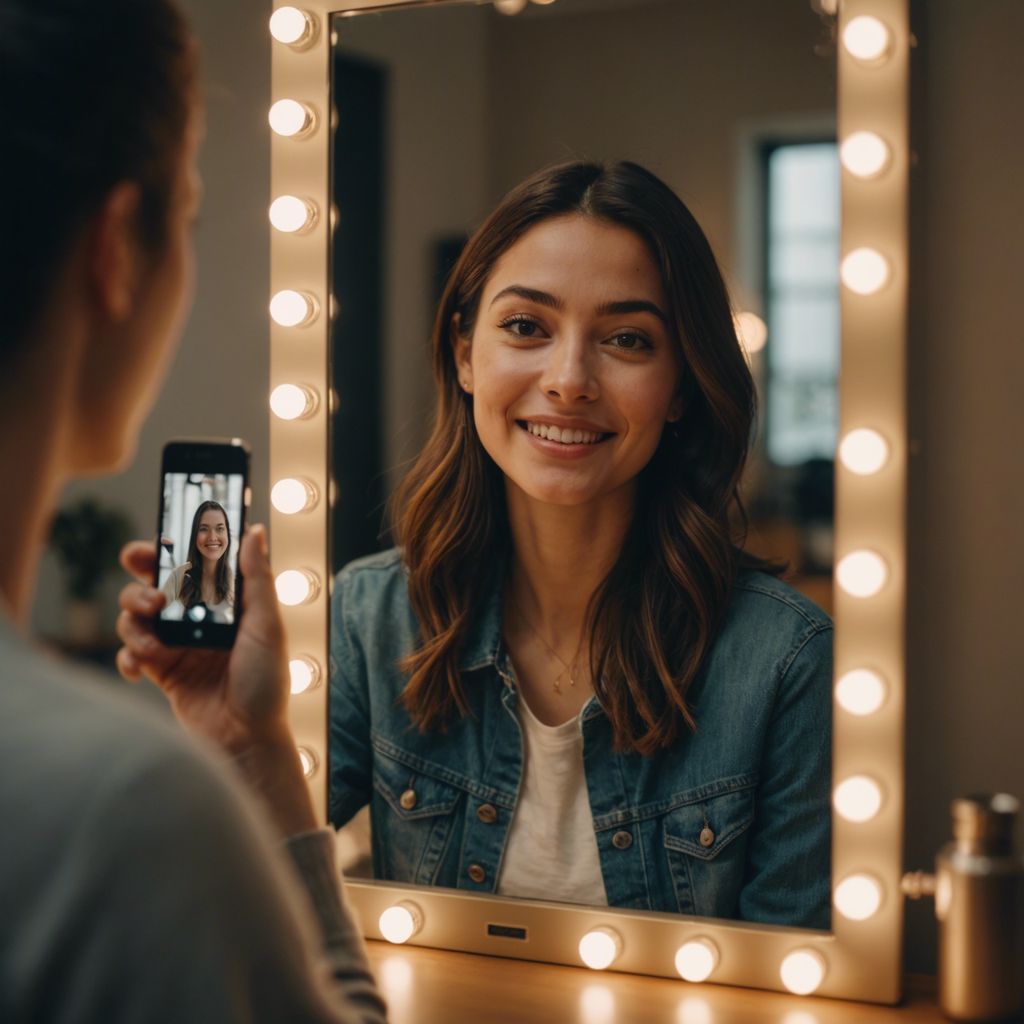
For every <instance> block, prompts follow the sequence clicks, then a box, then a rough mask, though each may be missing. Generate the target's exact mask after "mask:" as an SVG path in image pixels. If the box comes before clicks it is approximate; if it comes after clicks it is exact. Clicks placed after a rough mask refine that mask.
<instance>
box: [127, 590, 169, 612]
mask: <svg viewBox="0 0 1024 1024" xmlns="http://www.w3.org/2000/svg"><path fill="white" fill-rule="evenodd" d="M166 603H167V595H166V594H165V593H164V592H163V591H162V590H157V588H156V587H149V586H146V585H145V584H144V583H129V584H127V585H126V586H124V587H122V588H121V593H120V595H119V597H118V604H119V605H120V607H121V609H122V610H123V611H126V612H131V613H132V614H133V615H142V616H147V615H156V614H157V612H159V611H160V609H161V608H163V606H164V605H165V604H166Z"/></svg>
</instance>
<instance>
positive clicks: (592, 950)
mask: <svg viewBox="0 0 1024 1024" xmlns="http://www.w3.org/2000/svg"><path fill="white" fill-rule="evenodd" d="M621 952H622V939H620V938H619V935H618V932H616V931H614V930H613V929H611V928H595V929H594V930H593V931H592V932H587V934H586V935H584V936H583V938H582V939H580V959H581V960H582V961H583V962H584V963H585V964H586V965H587V966H588V967H590V968H592V969H593V970H595V971H603V970H604V969H605V968H606V967H611V965H612V964H613V963H615V961H616V959H617V958H618V956H619V953H621Z"/></svg>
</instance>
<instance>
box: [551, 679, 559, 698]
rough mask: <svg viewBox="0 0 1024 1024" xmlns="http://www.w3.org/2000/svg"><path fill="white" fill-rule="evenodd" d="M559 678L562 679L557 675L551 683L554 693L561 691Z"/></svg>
mask: <svg viewBox="0 0 1024 1024" xmlns="http://www.w3.org/2000/svg"><path fill="white" fill-rule="evenodd" d="M561 680H562V677H561V676H558V677H557V678H556V679H555V681H554V682H553V683H552V684H551V685H552V686H554V688H555V693H559V694H560V693H561V692H562V682H561Z"/></svg>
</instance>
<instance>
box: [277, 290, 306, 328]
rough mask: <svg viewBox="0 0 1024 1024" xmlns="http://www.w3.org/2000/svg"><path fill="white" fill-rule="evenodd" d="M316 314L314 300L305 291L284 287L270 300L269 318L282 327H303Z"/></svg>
mask: <svg viewBox="0 0 1024 1024" xmlns="http://www.w3.org/2000/svg"><path fill="white" fill-rule="evenodd" d="M315 316H316V302H315V301H314V300H313V297H312V296H311V295H307V294H306V293H305V292H296V291H292V289H290V288H285V289H283V290H282V291H279V292H277V293H276V294H275V295H274V297H273V298H272V299H271V300H270V318H271V319H272V320H273V321H274V323H276V324H280V325H281V326H282V327H303V326H304V325H305V324H308V323H310V322H311V321H312V320H313V319H314V317H315Z"/></svg>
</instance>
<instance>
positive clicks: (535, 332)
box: [498, 316, 542, 338]
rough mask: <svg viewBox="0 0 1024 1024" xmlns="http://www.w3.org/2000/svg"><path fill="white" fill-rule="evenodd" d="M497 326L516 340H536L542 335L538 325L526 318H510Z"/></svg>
mask: <svg viewBox="0 0 1024 1024" xmlns="http://www.w3.org/2000/svg"><path fill="white" fill-rule="evenodd" d="M498 326H499V327H501V328H503V329H504V330H506V331H508V332H509V333H510V334H514V335H515V336H516V337H517V338H537V337H539V336H540V334H541V333H542V332H541V326H540V324H539V323H537V321H536V320H531V319H530V318H529V317H526V316H510V317H508V318H507V319H505V320H502V321H501V323H500V324H498Z"/></svg>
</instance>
